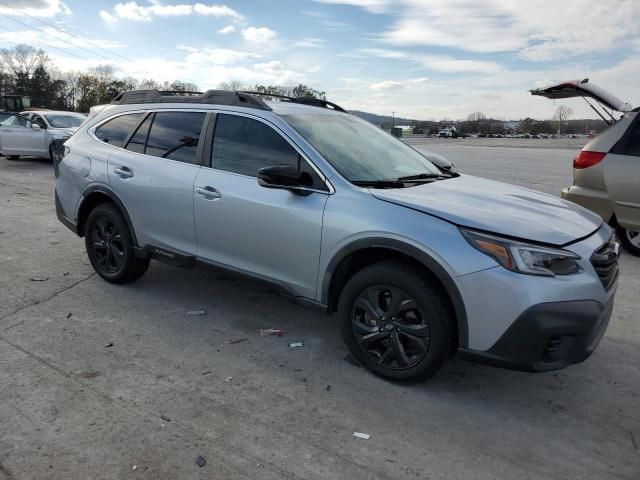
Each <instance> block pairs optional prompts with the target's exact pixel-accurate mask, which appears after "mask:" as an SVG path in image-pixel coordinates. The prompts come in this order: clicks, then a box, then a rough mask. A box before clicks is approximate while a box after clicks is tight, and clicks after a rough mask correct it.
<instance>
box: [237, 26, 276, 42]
mask: <svg viewBox="0 0 640 480" xmlns="http://www.w3.org/2000/svg"><path fill="white" fill-rule="evenodd" d="M275 36H276V32H274V31H273V30H271V29H269V28H267V27H247V28H244V29H243V30H242V37H243V38H244V39H245V40H247V41H248V42H254V43H263V42H268V41H270V40H273V39H274V38H275Z"/></svg>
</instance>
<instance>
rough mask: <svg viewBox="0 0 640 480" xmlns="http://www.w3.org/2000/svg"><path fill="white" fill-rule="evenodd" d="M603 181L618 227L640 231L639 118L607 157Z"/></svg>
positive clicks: (604, 164)
mask: <svg viewBox="0 0 640 480" xmlns="http://www.w3.org/2000/svg"><path fill="white" fill-rule="evenodd" d="M602 164H603V171H604V182H605V184H606V186H607V192H609V197H610V198H611V200H612V201H613V202H614V211H615V214H616V219H617V221H618V223H619V224H620V225H622V226H623V227H625V228H628V229H631V230H636V231H637V230H640V186H639V184H638V179H640V115H638V114H636V118H635V120H634V121H633V122H632V124H631V125H630V126H629V129H628V130H627V131H626V132H625V134H624V135H623V136H622V138H621V139H620V140H619V141H618V143H617V144H616V145H615V146H614V147H613V148H612V149H611V151H610V152H609V153H608V154H607V156H606V157H605V159H604V161H603V162H602Z"/></svg>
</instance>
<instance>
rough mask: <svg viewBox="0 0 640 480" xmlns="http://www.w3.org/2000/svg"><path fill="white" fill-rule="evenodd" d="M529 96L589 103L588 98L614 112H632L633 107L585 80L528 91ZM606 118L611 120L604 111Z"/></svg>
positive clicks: (608, 114) (609, 114)
mask: <svg viewBox="0 0 640 480" xmlns="http://www.w3.org/2000/svg"><path fill="white" fill-rule="evenodd" d="M530 92H531V95H538V96H540V97H546V98H551V99H556V98H574V97H582V98H584V99H585V100H586V101H587V103H589V101H588V100H587V99H588V98H591V99H593V100H595V101H596V102H598V103H599V104H600V105H602V106H603V107H605V108H608V109H609V110H612V111H616V112H621V113H625V112H630V111H632V110H633V106H631V104H630V103H627V102H624V101H622V100H620V99H619V98H618V97H616V96H615V95H613V94H611V93H609V92H607V91H606V90H604V89H603V88H600V87H598V86H597V85H594V84H593V83H589V79H588V78H585V79H584V80H571V81H568V82H561V83H558V84H556V85H551V86H549V87H545V88H537V89H535V90H530ZM589 106H590V107H591V108H593V109H594V110H595V112H596V113H597V114H598V115H600V116H601V117H602V119H603V120H604V121H605V122H607V123H609V124H610V123H611V122H610V121H608V120H607V119H606V118H605V117H604V116H603V115H602V113H601V112H599V111H598V110H597V109H596V108H595V107H594V106H593V105H592V104H591V103H589ZM605 113H606V114H607V116H609V117H610V118H611V119H612V120H615V119H613V115H612V114H611V113H609V112H607V111H606V110H605Z"/></svg>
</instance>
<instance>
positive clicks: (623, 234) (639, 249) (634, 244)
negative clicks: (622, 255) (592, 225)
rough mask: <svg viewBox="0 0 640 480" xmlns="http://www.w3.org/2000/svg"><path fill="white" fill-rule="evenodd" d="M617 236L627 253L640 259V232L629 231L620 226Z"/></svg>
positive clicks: (617, 228) (617, 229)
mask: <svg viewBox="0 0 640 480" xmlns="http://www.w3.org/2000/svg"><path fill="white" fill-rule="evenodd" d="M616 235H617V236H618V239H619V240H620V243H622V246H623V247H624V248H625V250H626V251H627V252H629V253H630V254H632V255H635V256H637V257H640V231H634V230H629V229H627V228H624V227H621V226H620V225H618V226H617V227H616Z"/></svg>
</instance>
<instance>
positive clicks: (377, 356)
mask: <svg viewBox="0 0 640 480" xmlns="http://www.w3.org/2000/svg"><path fill="white" fill-rule="evenodd" d="M338 312H339V316H340V322H341V332H342V337H343V339H344V342H345V344H346V345H347V348H348V349H349V351H350V352H351V353H352V354H353V355H354V356H355V357H356V358H357V359H358V360H359V361H360V362H361V363H362V364H363V365H364V366H365V367H367V368H368V369H369V370H371V371H372V372H373V373H375V374H376V375H379V376H381V377H385V378H388V379H391V380H411V381H423V380H426V379H428V378H429V377H431V376H433V375H434V374H435V373H436V372H437V371H438V370H439V369H440V367H442V365H443V363H444V361H445V360H446V358H447V357H448V355H449V352H450V347H451V342H452V337H453V321H454V319H453V315H452V314H451V312H450V311H449V309H448V308H447V306H446V303H445V302H444V301H443V299H442V293H441V291H440V289H439V288H437V286H436V285H434V284H433V283H432V282H431V281H429V279H428V278H427V277H425V275H423V274H422V273H421V272H420V271H419V270H417V269H415V268H412V267H410V266H408V265H404V264H402V263H399V262H393V261H385V262H380V263H376V264H373V265H370V266H368V267H365V268H363V269H362V270H360V271H359V272H357V273H356V274H354V275H353V277H351V278H350V279H349V281H348V282H347V284H346V285H345V287H344V289H343V290H342V293H341V295H340V300H339V303H338Z"/></svg>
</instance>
